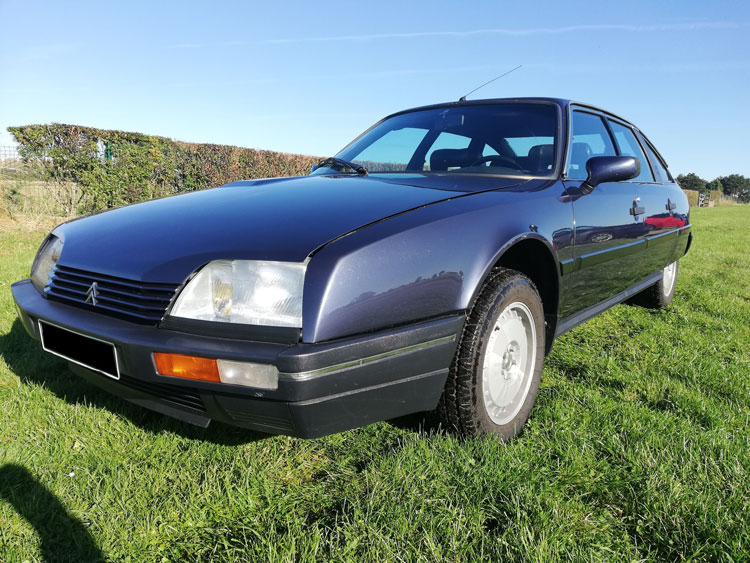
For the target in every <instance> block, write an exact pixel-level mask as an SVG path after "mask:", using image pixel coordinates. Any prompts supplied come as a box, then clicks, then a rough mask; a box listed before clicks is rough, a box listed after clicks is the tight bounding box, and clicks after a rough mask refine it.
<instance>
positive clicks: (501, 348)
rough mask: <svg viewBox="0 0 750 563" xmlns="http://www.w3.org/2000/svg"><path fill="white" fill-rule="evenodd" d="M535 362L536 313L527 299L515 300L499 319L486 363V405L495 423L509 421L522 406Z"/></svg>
mask: <svg viewBox="0 0 750 563" xmlns="http://www.w3.org/2000/svg"><path fill="white" fill-rule="evenodd" d="M535 363H536V326H535V324H534V317H533V315H532V313H531V310H530V309H529V308H528V307H527V306H526V305H525V304H524V303H521V302H520V301H517V302H514V303H511V304H510V305H508V306H507V307H506V308H505V309H504V310H503V312H502V313H501V314H500V316H499V317H498V319H497V321H496V322H495V326H494V327H493V329H492V332H491V333H490V337H489V339H488V342H487V348H486V350H485V353H484V360H483V364H482V394H483V399H484V406H485V409H486V411H487V414H488V415H489V417H490V419H491V420H492V421H493V422H494V423H495V424H507V423H508V422H510V421H511V420H512V419H513V418H514V417H515V416H516V415H517V414H518V411H520V410H521V407H522V406H523V403H524V401H525V399H526V396H527V395H528V392H529V388H530V386H531V380H532V374H533V370H534V366H535Z"/></svg>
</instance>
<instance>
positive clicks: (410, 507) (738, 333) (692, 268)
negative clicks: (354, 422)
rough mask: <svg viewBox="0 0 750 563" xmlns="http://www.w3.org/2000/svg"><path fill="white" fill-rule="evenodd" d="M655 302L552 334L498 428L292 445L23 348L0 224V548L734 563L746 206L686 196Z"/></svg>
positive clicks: (743, 474)
mask: <svg viewBox="0 0 750 563" xmlns="http://www.w3.org/2000/svg"><path fill="white" fill-rule="evenodd" d="M693 222H694V225H695V230H694V232H695V243H694V244H693V248H692V249H691V251H690V253H689V254H688V255H687V257H686V258H685V259H683V260H682V262H681V265H680V278H679V280H678V284H677V293H676V296H675V299H674V301H673V303H672V305H671V307H670V308H669V309H667V310H665V311H660V312H652V311H647V310H644V309H640V308H637V307H631V306H626V305H620V306H618V307H616V308H614V309H612V310H611V311H609V312H608V313H606V314H604V315H602V316H600V317H598V318H596V319H594V320H592V321H591V322H589V323H587V324H585V325H583V326H581V327H579V328H577V329H576V330H574V331H572V332H570V333H568V334H567V335H566V336H564V337H563V338H561V339H560V340H559V341H558V342H557V343H556V345H555V348H554V350H553V352H552V354H551V355H550V356H549V357H548V358H547V363H546V367H545V370H544V375H543V379H542V387H541V390H540V393H539V398H538V400H537V406H536V407H535V409H534V411H533V412H532V417H531V420H530V422H529V425H528V427H527V428H526V430H525V431H524V433H523V434H522V435H521V437H520V438H519V439H517V440H515V441H514V442H512V443H507V444H504V443H500V442H498V441H497V440H495V439H493V438H482V439H468V440H462V439H459V438H456V437H454V436H452V435H450V434H444V433H441V432H436V431H431V432H423V431H420V430H419V428H418V427H416V425H415V424H410V423H405V422H403V421H402V422H400V423H389V422H383V423H379V424H375V425H372V426H369V427H367V428H363V429H359V430H354V431H350V432H345V433H342V434H339V435H336V436H331V437H328V438H323V439H318V440H312V441H303V440H297V439H293V438H286V437H275V436H265V435H260V434H254V433H250V432H247V431H242V430H239V429H235V428H232V427H228V426H222V425H218V424H217V425H212V426H211V427H210V428H208V429H206V430H202V429H198V428H194V427H191V426H189V425H186V424H182V423H179V422H176V421H172V420H170V419H167V418H164V417H162V416H161V415H157V414H153V413H150V412H147V411H144V410H141V409H139V408H137V407H135V406H131V405H130V404H128V403H126V402H124V401H122V400H119V399H117V398H115V397H112V396H109V395H107V394H105V393H103V392H101V391H99V390H97V389H96V388H95V387H92V386H90V385H88V384H86V383H84V382H83V381H81V380H79V379H77V378H76V377H75V376H73V375H72V374H70V373H69V372H68V370H67V368H66V365H65V363H64V362H62V361H58V360H56V359H53V358H51V357H47V356H46V355H43V354H42V352H41V350H40V348H39V347H38V344H36V343H35V342H33V341H32V340H31V339H30V338H28V337H27V336H26V334H25V333H24V331H23V329H22V328H21V327H20V325H19V324H18V322H17V321H16V320H15V317H16V315H15V311H14V307H13V304H12V299H11V296H10V291H9V286H10V284H11V282H12V281H15V280H17V279H21V278H24V277H27V275H28V270H29V266H30V264H31V261H32V258H33V255H34V252H35V251H36V248H37V245H38V244H39V243H40V241H41V239H42V237H43V236H44V234H45V233H44V232H42V231H40V230H35V229H29V228H27V229H22V228H20V227H18V226H17V225H13V224H11V225H4V226H3V228H2V229H0V283H1V284H2V286H3V291H2V293H0V354H2V362H1V363H0V561H3V562H21V561H39V560H47V561H57V560H60V561H95V560H97V559H99V558H101V559H105V560H113V561H137V562H140V561H261V560H271V561H307V560H336V561H338V560H341V561H476V560H503V561H505V560H541V561H555V560H575V561H601V560H614V561H621V560H630V561H639V560H654V561H664V560H668V561H681V560H696V561H747V560H750V475H749V473H750V430H749V429H748V425H749V424H750V257H748V247H750V207H748V206H738V207H717V208H713V209H698V210H694V211H693Z"/></svg>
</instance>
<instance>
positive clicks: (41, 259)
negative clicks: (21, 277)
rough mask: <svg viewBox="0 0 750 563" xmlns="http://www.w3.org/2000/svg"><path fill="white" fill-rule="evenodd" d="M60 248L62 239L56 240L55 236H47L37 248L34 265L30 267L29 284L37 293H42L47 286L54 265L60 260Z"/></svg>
mask: <svg viewBox="0 0 750 563" xmlns="http://www.w3.org/2000/svg"><path fill="white" fill-rule="evenodd" d="M62 247H63V242H62V239H59V238H57V237H56V236H55V235H50V236H48V237H47V239H46V240H45V241H44V242H43V243H42V246H41V247H39V251H38V252H37V253H36V258H34V263H33V264H32V266H31V283H33V284H34V286H36V288H37V289H38V290H39V291H42V292H43V291H44V288H45V287H46V286H47V282H48V281H49V276H50V274H51V273H52V268H54V267H55V264H57V261H58V260H59V259H60V253H61V252H62Z"/></svg>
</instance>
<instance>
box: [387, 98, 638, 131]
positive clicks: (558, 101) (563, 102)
mask: <svg viewBox="0 0 750 563" xmlns="http://www.w3.org/2000/svg"><path fill="white" fill-rule="evenodd" d="M522 102H525V103H546V104H554V105H557V106H560V108H561V109H562V110H564V111H566V110H568V109H569V107H570V106H571V105H575V106H579V107H584V108H588V109H592V110H595V111H600V112H602V113H606V114H607V115H611V116H612V117H615V118H617V119H619V120H620V121H624V122H625V123H627V124H628V125H630V126H632V127H635V125H633V124H632V123H631V122H630V121H628V120H627V119H623V118H622V117H620V116H619V115H617V114H615V113H612V112H611V111H608V110H606V109H602V108H600V107H597V106H594V105H592V104H586V103H583V102H576V101H574V100H567V99H564V98H548V97H519V98H485V99H480V100H459V101H455V102H443V103H440V104H430V105H426V106H418V107H414V108H410V109H405V110H402V111H397V112H396V113H392V114H391V115H389V116H387V117H386V118H385V119H388V118H389V117H393V116H395V115H401V114H402V113H410V112H413V111H422V110H427V109H435V108H445V107H462V106H475V105H486V104H502V103H522ZM635 128H636V129H637V127H635Z"/></svg>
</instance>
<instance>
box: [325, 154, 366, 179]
mask: <svg viewBox="0 0 750 563" xmlns="http://www.w3.org/2000/svg"><path fill="white" fill-rule="evenodd" d="M330 164H335V165H338V166H340V167H342V168H348V169H350V170H354V172H355V173H357V174H359V175H360V176H367V174H368V171H367V168H365V167H364V166H361V165H359V164H356V163H354V162H349V161H348V160H344V159H343V158H336V157H335V156H329V157H326V158H323V159H321V160H320V162H318V166H319V167H323V166H325V167H327V168H333V167H332V166H329V165H330Z"/></svg>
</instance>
